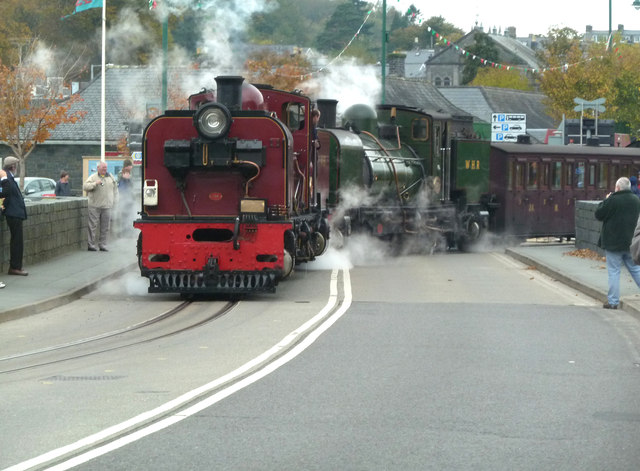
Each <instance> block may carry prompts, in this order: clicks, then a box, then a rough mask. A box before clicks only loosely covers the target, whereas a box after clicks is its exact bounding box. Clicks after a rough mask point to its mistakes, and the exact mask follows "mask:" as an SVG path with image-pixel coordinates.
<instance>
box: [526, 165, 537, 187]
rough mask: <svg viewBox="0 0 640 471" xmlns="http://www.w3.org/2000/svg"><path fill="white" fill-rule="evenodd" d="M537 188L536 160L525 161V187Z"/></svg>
mask: <svg viewBox="0 0 640 471" xmlns="http://www.w3.org/2000/svg"><path fill="white" fill-rule="evenodd" d="M537 188H538V162H528V163H527V189H529V190H535V189H537Z"/></svg>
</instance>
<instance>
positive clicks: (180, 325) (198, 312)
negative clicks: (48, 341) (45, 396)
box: [0, 301, 237, 375]
mask: <svg viewBox="0 0 640 471" xmlns="http://www.w3.org/2000/svg"><path fill="white" fill-rule="evenodd" d="M236 305H237V301H234V302H232V301H229V302H226V303H224V304H223V305H222V306H220V307H218V308H215V309H213V310H212V309H211V304H210V303H198V302H194V301H184V302H181V303H180V304H178V305H177V306H175V307H173V308H171V309H168V310H166V311H164V312H162V313H160V314H159V315H157V316H155V317H152V318H150V319H147V320H145V321H142V322H138V323H136V324H133V325H130V326H126V327H123V328H121V329H116V330H112V331H109V332H104V333H101V334H97V335H93V336H90V337H82V338H76V339H70V340H69V341H68V342H64V343H59V344H56V345H50V346H46V347H41V348H38V349H35V350H30V351H24V352H18V353H14V354H11V355H6V356H3V357H0V375H6V374H9V373H14V372H18V371H23V370H27V369H33V368H38V367H42V366H46V365H52V364H56V363H62V362H68V361H73V360H76V359H79V358H84V357H87V356H91V355H98V354H100V353H105V352H111V351H115V350H120V349H125V348H129V347H133V346H136V345H140V344H144V343H149V342H154V341H156V340H160V339H163V338H166V337H170V336H172V335H177V334H179V333H182V332H186V331H188V330H191V329H195V328H197V327H200V326H202V325H204V324H207V323H209V322H212V321H214V320H216V319H218V318H220V317H222V316H224V315H225V314H226V313H228V312H229V311H231V310H232V309H233V308H234V307H235V306H236Z"/></svg>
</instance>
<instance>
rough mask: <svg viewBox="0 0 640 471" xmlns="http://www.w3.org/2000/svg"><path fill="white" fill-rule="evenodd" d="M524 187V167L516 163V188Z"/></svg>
mask: <svg viewBox="0 0 640 471" xmlns="http://www.w3.org/2000/svg"><path fill="white" fill-rule="evenodd" d="M523 186H524V165H522V164H521V163H519V162H518V163H516V188H522V187H523Z"/></svg>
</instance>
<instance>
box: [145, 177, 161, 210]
mask: <svg viewBox="0 0 640 471" xmlns="http://www.w3.org/2000/svg"><path fill="white" fill-rule="evenodd" d="M142 199H143V204H144V205H145V206H158V180H145V181H144V188H143V189H142Z"/></svg>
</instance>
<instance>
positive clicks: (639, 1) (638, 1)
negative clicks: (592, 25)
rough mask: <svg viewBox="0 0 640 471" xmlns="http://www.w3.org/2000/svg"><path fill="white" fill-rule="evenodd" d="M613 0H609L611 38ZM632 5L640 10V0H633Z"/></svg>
mask: <svg viewBox="0 0 640 471" xmlns="http://www.w3.org/2000/svg"><path fill="white" fill-rule="evenodd" d="M611 1H612V0H609V39H611ZM631 6H632V7H633V8H635V9H636V10H640V0H633V3H632V4H631Z"/></svg>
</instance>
